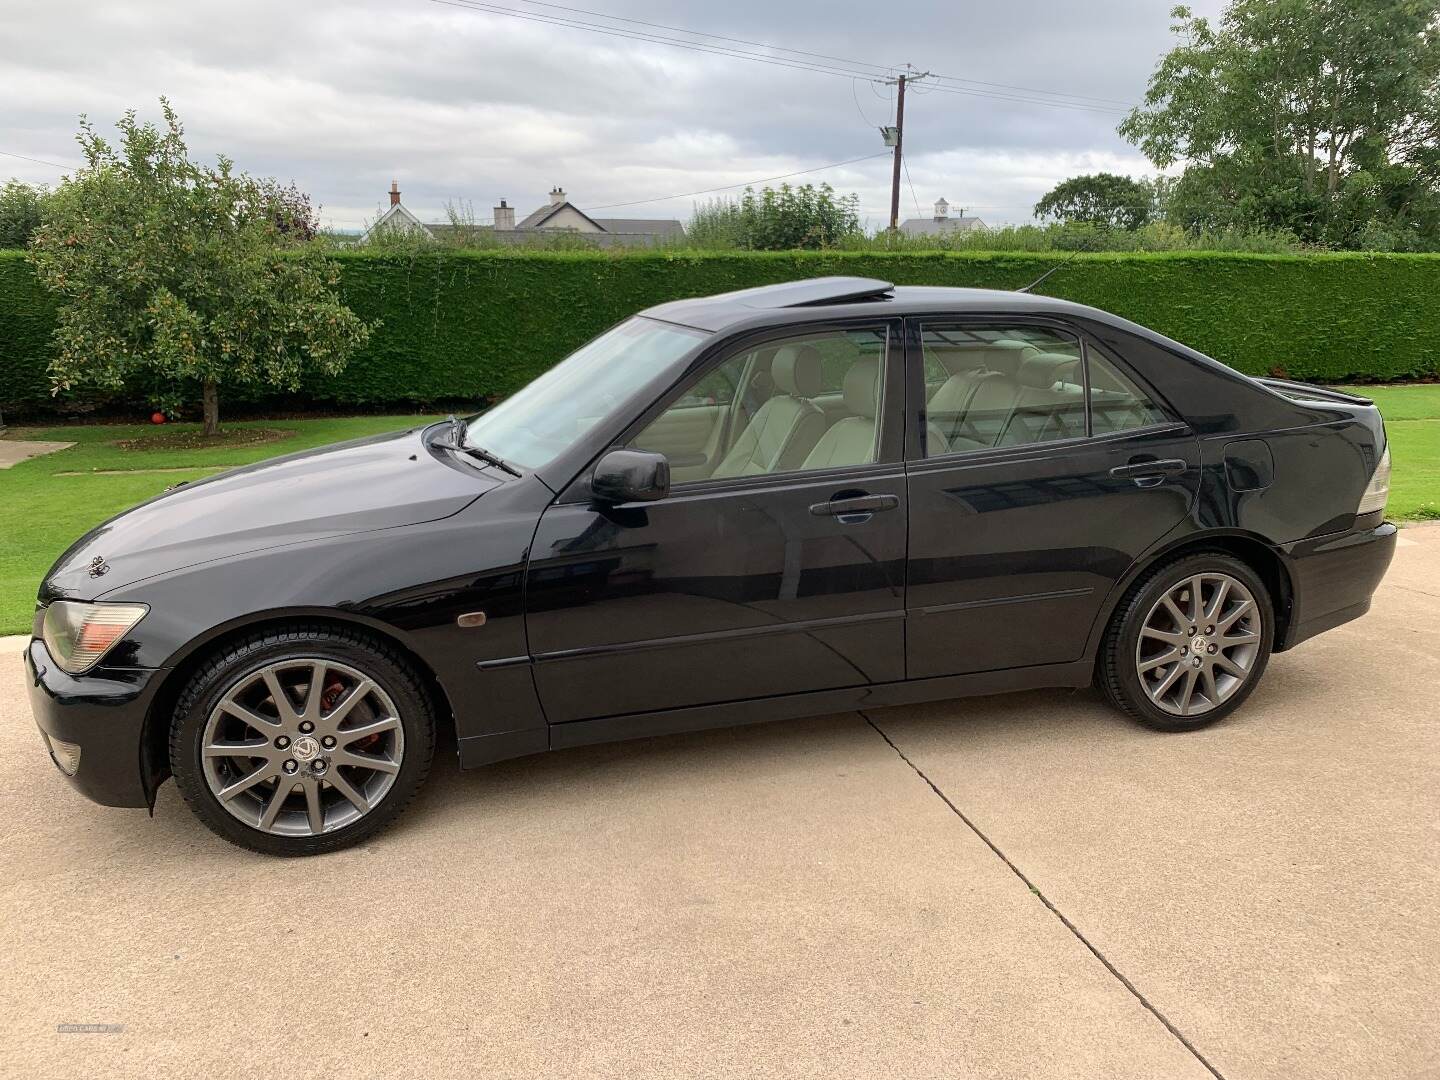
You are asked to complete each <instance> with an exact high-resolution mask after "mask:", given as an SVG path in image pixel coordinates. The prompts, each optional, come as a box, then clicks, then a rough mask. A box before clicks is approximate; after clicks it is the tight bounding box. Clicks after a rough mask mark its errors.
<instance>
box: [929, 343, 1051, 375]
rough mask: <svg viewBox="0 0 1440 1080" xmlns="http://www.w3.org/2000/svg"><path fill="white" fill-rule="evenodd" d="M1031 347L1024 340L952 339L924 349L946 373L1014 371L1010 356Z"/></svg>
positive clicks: (1011, 372) (1012, 358)
mask: <svg viewBox="0 0 1440 1080" xmlns="http://www.w3.org/2000/svg"><path fill="white" fill-rule="evenodd" d="M1025 348H1031V346H1028V344H1027V343H1024V341H1011V340H1008V338H1002V340H999V341H956V343H946V344H939V346H937V344H929V346H926V351H927V353H930V354H932V356H933V357H935V359H936V360H939V361H940V366H943V367H945V370H946V372H949V373H950V374H959V373H960V372H976V370H984V369H989V370H992V372H1007V373H1009V374H1014V367H1015V363H1014V357H1015V356H1017V354H1018V351H1020V350H1025Z"/></svg>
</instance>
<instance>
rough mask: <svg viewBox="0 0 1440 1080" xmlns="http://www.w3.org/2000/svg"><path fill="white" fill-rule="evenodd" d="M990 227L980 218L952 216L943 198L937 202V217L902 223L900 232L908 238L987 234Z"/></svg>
mask: <svg viewBox="0 0 1440 1080" xmlns="http://www.w3.org/2000/svg"><path fill="white" fill-rule="evenodd" d="M987 228H988V226H987V225H986V224H985V223H984V222H983V221H981V220H980V219H979V218H978V217H966V216H965V211H964V210H961V211H960V216H959V217H951V216H950V204H949V203H948V202H946V201H945V200H944V199H943V198H942V199H937V200H935V216H934V217H928V218H909V219H907V220H905V221H902V222H901V223H900V231H901V232H902V233H904V234H905V235H906V236H948V235H950V234H951V233H972V232H985V231H986V229H987Z"/></svg>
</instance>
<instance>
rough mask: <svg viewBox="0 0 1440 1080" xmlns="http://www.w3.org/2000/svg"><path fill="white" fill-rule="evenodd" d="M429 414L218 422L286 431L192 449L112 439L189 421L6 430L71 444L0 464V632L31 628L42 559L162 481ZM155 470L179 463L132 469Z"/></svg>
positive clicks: (174, 429)
mask: <svg viewBox="0 0 1440 1080" xmlns="http://www.w3.org/2000/svg"><path fill="white" fill-rule="evenodd" d="M432 419H434V418H433V417H427V416H355V417H342V418H337V419H324V420H262V421H256V422H253V423H237V424H226V425H225V428H226V430H229V429H231V428H242V429H243V428H248V429H272V430H279V431H284V432H287V433H288V434H287V435H286V437H285V438H283V439H280V440H277V441H275V442H268V443H261V444H259V445H254V446H232V447H213V448H212V447H206V448H202V449H194V450H190V449H173V448H166V449H160V450H123V449H121V448H120V447H118V446H116V445H115V444H116V443H117V442H120V441H122V440H126V439H135V438H140V437H144V436H151V435H156V434H161V433H163V434H167V435H168V434H171V433H182V432H187V431H195V430H197V429H198V425H195V424H167V425H165V426H164V427H163V428H160V427H153V426H151V425H145V424H138V425H124V426H121V425H110V424H105V425H94V426H89V427H68V426H67V427H53V428H23V429H20V428H11V429H10V431H9V432H8V433H7V434H6V436H5V437H6V438H7V439H53V440H55V441H57V442H73V443H74V444H75V445H74V446H72V447H70V448H69V449H68V450H61V451H59V452H57V453H54V454H46V455H45V456H44V457H39V458H33V459H31V460H30V461H22V462H21V463H20V464H18V465H16V466H14V467H13V468H10V469H0V634H18V633H22V632H26V631H28V630H29V629H30V623H31V619H32V617H33V615H34V611H35V589H36V587H37V586H38V585H39V584H40V579H41V578H42V577H43V576H44V575H45V571H46V570H48V569H50V565H51V563H53V562H54V561H55V559H56V557H57V556H58V555H59V554H60V553H61V552H62V551H64V550H65V549H66V548H67V547H69V546H70V544H71V543H72V542H74V541H75V540H77V539H79V537H80V536H81V535H82V534H84V533H86V532H88V531H89V530H90V529H91V528H92V527H93V526H95V525H98V524H99V523H100V522H102V521H104V520H105V519H106V518H109V517H113V516H114V515H116V514H118V513H119V512H120V511H122V510H124V509H125V508H126V507H129V506H134V505H135V504H136V503H138V502H143V501H144V500H146V499H148V498H150V497H151V496H152V495H158V494H159V493H160V492H161V491H164V490H165V489H166V488H167V487H169V486H170V485H171V484H175V483H178V482H179V481H181V480H195V479H199V478H201V477H205V476H210V475H211V474H213V473H215V472H218V471H220V470H221V469H226V468H230V467H232V466H235V465H248V464H249V463H250V462H252V461H260V460H262V459H264V458H267V457H274V456H276V455H278V454H289V453H292V452H294V451H296V450H307V449H309V448H310V447H313V446H324V445H325V444H326V443H332V442H340V441H341V440H344V439H354V438H359V437H360V436H362V435H376V434H379V433H381V432H385V431H395V430H398V429H400V428H405V427H410V426H412V425H414V424H417V423H425V422H428V421H430V420H432ZM157 469H163V470H172V469H178V470H184V471H180V472H170V471H165V472H141V471H137V470H157ZM71 474H74V475H71Z"/></svg>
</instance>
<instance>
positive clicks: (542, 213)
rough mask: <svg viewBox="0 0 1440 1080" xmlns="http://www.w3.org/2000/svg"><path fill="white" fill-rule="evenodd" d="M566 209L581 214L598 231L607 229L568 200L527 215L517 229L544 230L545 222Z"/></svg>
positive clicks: (518, 223) (551, 204)
mask: <svg viewBox="0 0 1440 1080" xmlns="http://www.w3.org/2000/svg"><path fill="white" fill-rule="evenodd" d="M566 207H569V208H570V209H571V210H573V211H575V213H577V214H579V215H580V216H581V217H583V218H584V219H585V220H586V221H588V222H590V224H592V225H594V226H595V227H596V228H597V229H602V230H603V229H604V228H605V226H603V225H601V224H600V223H599V222H598V221H596V220H595V219H594V218H592V217H591V216H590V215H589V214H587V213H585V211H584V210H581V209H580V208H579V207H578V206H576V205H575V204H574V203H572V202H570V201H569V200H566V201H565V202H558V203H550V204H549V205H548V206H542V207H540V209H539V210H536V211H535V212H534V213H533V214H527V215H526V216H525V218H524V219H523V220H521V221H519V222H516V224H515V228H517V229H539V228H542V227H543V226H544V224H545V222H547V221H549V220H550V219H551V218H552V217H554V216H555V215H556V214H558V213H560V211H561V210H564V209H565V208H566Z"/></svg>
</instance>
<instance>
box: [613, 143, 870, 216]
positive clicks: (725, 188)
mask: <svg viewBox="0 0 1440 1080" xmlns="http://www.w3.org/2000/svg"><path fill="white" fill-rule="evenodd" d="M889 156H890V151H888V150H882V151H880V153H878V154H866V155H865V156H864V157H857V158H850V159H849V160H848V161H836V162H832V163H831V164H829V165H817V166H815V168H813V169H800V170H798V171H796V172H789V173H781V174H780V175H779V176H762V177H761V178H760V179H758V180H745V181H742V182H741V183H738V184H722V185H721V186H720V187H713V188H705V189H704V190H702V191H682V192H681V193H680V194H678V195H661V196H660V197H658V198H655V199H635V200H632V201H631V202H618V203H606V204H605V205H604V206H587V207H585V212H586V213H587V214H588V213H590V212H591V211H592V210H615V209H618V208H619V207H622V206H642V205H644V204H645V203H656V202H669V201H670V200H671V199H688V198H691V197H692V196H695V195H710V194H712V193H714V192H716V191H730V190H731V189H733V188H740V187H752V186H754V185H755V184H768V183H770V181H772V180H788V179H790V177H792V176H804V175H806V174H807V173H817V172H824V171H825V170H826V169H838V168H839V167H840V166H841V165H854V164H855V163H856V162H857V161H872V160H874V159H875V158H881V157H889Z"/></svg>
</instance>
